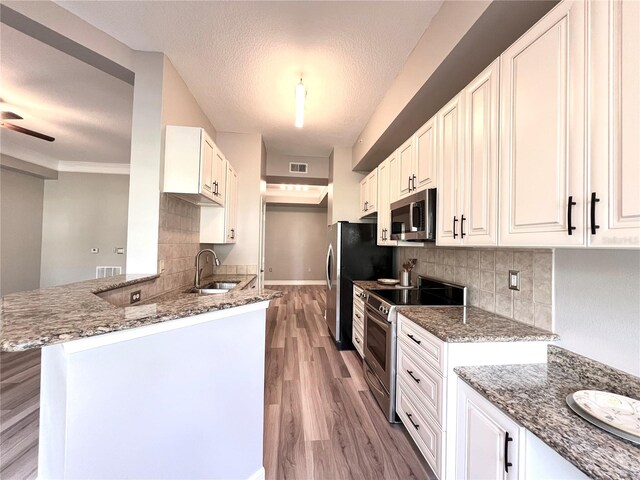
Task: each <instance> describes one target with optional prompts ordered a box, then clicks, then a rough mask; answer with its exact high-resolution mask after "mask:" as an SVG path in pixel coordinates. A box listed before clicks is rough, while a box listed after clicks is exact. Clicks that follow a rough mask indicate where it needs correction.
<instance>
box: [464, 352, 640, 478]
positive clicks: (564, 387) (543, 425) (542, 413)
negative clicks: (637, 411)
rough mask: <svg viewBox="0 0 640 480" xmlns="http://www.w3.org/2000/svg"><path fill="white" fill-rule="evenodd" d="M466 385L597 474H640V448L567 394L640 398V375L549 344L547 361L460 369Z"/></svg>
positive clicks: (562, 453) (587, 469) (607, 476)
mask: <svg viewBox="0 0 640 480" xmlns="http://www.w3.org/2000/svg"><path fill="white" fill-rule="evenodd" d="M455 372H456V373H457V374H458V376H459V377H460V378H461V379H462V380H464V381H465V382H466V383H468V384H469V385H471V386H472V387H473V388H475V389H476V390H477V391H478V392H480V393H481V394H482V395H483V396H484V397H486V398H487V399H488V400H490V401H491V402H492V403H494V404H495V405H496V406H497V407H499V408H500V409H501V410H503V411H504V412H505V413H507V414H508V415H510V416H511V417H512V418H513V419H514V420H516V421H517V422H519V423H520V424H521V425H523V426H524V427H525V428H527V429H528V430H529V431H530V432H531V433H533V434H534V435H536V436H537V437H538V438H540V439H541V440H542V441H543V442H544V443H546V444H547V445H549V446H550V447H551V448H553V449H554V450H555V451H557V452H558V453H559V454H560V455H562V456H563V457H564V458H566V459H567V460H568V461H570V462H571V463H572V464H573V465H575V466H576V467H577V468H579V469H580V470H582V471H583V472H584V473H585V474H587V475H589V476H590V477H592V478H600V479H631V478H640V446H637V445H634V444H633V443H631V442H628V441H626V440H622V439H621V438H618V437H616V436H614V435H612V434H610V433H607V432H605V431H603V430H601V429H600V428H598V427H596V426H594V425H591V424H590V423H589V422H587V421H586V420H584V419H582V418H581V417H579V416H578V415H577V414H575V413H574V412H573V411H572V410H571V409H570V408H569V407H568V406H567V404H566V401H565V398H566V396H567V395H569V394H570V393H572V392H575V391H577V390H585V389H593V390H606V391H610V392H613V393H617V394H620V395H626V396H629V397H631V398H636V399H640V378H638V377H634V376H632V375H629V374H626V373H624V372H621V371H619V370H616V369H614V368H611V367H608V366H606V365H603V364H601V363H599V362H595V361H593V360H590V359H588V358H585V357H582V356H580V355H577V354H575V353H573V352H569V351H568V350H564V349H562V348H558V347H554V346H549V357H548V363H547V364H535V365H507V366H491V367H461V368H456V369H455Z"/></svg>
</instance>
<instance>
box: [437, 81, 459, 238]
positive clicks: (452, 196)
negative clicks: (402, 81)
mask: <svg viewBox="0 0 640 480" xmlns="http://www.w3.org/2000/svg"><path fill="white" fill-rule="evenodd" d="M463 98H464V96H463V94H462V93H461V94H458V95H457V96H456V97H455V98H454V99H453V100H451V101H450V102H449V103H448V104H447V105H445V107H444V108H443V109H442V110H440V111H439V112H438V115H437V121H438V126H437V129H438V130H437V131H438V147H437V153H438V179H439V180H438V228H437V234H436V237H437V243H438V245H459V244H460V243H461V240H462V239H461V237H460V214H461V211H462V201H461V197H460V193H461V192H460V191H461V181H462V172H463V170H462V169H463V167H464V159H463V154H464V138H463V136H464V111H463V105H462V104H463Z"/></svg>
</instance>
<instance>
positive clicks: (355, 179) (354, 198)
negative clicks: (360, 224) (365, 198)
mask: <svg viewBox="0 0 640 480" xmlns="http://www.w3.org/2000/svg"><path fill="white" fill-rule="evenodd" d="M364 177H365V175H364V174H362V173H358V172H352V171H351V148H348V147H335V148H334V149H333V151H332V152H331V155H330V156H329V189H328V191H329V193H328V195H329V197H328V201H327V224H328V225H333V224H334V223H336V222H338V221H342V220H345V221H349V222H357V221H359V219H360V181H361V180H362V179H363V178H364Z"/></svg>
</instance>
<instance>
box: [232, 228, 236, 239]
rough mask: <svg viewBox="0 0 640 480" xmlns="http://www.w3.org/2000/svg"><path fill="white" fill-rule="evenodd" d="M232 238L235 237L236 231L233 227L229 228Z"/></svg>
mask: <svg viewBox="0 0 640 480" xmlns="http://www.w3.org/2000/svg"><path fill="white" fill-rule="evenodd" d="M234 238H236V231H235V229H233V228H232V229H231V239H232V240H233V239H234Z"/></svg>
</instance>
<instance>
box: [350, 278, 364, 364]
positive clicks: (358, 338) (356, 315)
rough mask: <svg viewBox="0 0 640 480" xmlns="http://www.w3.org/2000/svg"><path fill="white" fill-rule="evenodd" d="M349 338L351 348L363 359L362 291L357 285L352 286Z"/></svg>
mask: <svg viewBox="0 0 640 480" xmlns="http://www.w3.org/2000/svg"><path fill="white" fill-rule="evenodd" d="M351 337H352V341H353V342H352V343H353V346H354V347H356V351H357V352H358V355H360V357H364V350H363V348H364V291H363V289H362V288H360V287H358V286H357V285H354V286H353V318H352V329H351Z"/></svg>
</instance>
